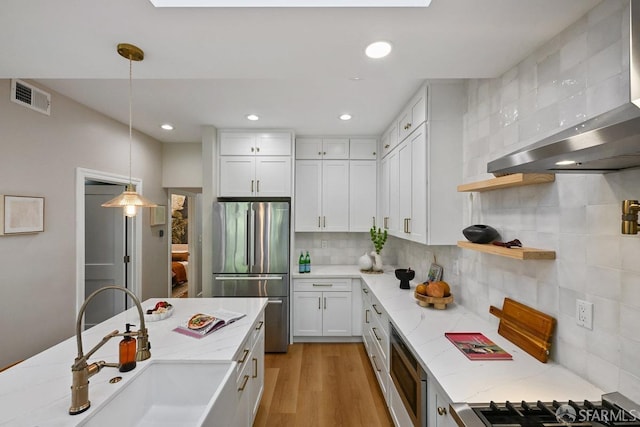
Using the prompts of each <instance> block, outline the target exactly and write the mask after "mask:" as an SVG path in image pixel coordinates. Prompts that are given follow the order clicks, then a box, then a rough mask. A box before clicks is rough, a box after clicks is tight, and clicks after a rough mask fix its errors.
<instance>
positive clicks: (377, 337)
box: [371, 328, 382, 341]
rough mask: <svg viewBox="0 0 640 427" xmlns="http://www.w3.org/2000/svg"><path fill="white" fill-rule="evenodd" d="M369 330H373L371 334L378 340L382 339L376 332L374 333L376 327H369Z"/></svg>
mask: <svg viewBox="0 0 640 427" xmlns="http://www.w3.org/2000/svg"><path fill="white" fill-rule="evenodd" d="M371 332H373V335H374V336H375V337H376V339H377V340H378V341H382V338H380V337H379V336H378V334H377V333H376V328H371Z"/></svg>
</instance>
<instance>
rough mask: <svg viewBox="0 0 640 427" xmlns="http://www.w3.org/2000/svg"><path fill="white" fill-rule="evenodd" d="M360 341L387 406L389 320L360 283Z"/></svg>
mask: <svg viewBox="0 0 640 427" xmlns="http://www.w3.org/2000/svg"><path fill="white" fill-rule="evenodd" d="M361 295H362V340H363V342H364V344H365V349H366V350H367V355H368V356H369V360H370V361H371V366H372V367H373V372H374V373H375V375H376V379H377V380H378V385H379V386H380V390H381V391H382V395H383V396H384V399H385V401H386V402H387V405H389V388H390V387H392V386H393V385H392V383H391V377H390V376H389V320H388V318H387V317H386V314H385V312H384V310H382V309H381V306H380V303H379V302H378V300H377V299H376V298H375V296H374V295H373V294H372V293H371V291H370V290H369V288H368V287H367V286H366V285H365V284H363V283H361Z"/></svg>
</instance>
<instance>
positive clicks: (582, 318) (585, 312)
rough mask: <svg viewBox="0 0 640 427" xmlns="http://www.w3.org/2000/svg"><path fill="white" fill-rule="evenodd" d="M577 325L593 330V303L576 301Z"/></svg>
mask: <svg viewBox="0 0 640 427" xmlns="http://www.w3.org/2000/svg"><path fill="white" fill-rule="evenodd" d="M576 324H577V325H578V326H582V327H583V328H586V329H591V330H593V303H591V302H588V301H583V300H581V299H579V300H576Z"/></svg>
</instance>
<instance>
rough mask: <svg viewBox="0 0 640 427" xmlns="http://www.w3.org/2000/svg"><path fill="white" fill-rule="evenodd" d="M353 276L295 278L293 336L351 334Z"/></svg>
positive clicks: (342, 335) (338, 335)
mask: <svg viewBox="0 0 640 427" xmlns="http://www.w3.org/2000/svg"><path fill="white" fill-rule="evenodd" d="M351 305H352V304H351V279H323V278H314V279H294V281H293V335H294V336H296V337H344V336H351V333H352V327H351V316H352V307H351Z"/></svg>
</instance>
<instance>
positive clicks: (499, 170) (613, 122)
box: [487, 0, 640, 175]
mask: <svg viewBox="0 0 640 427" xmlns="http://www.w3.org/2000/svg"><path fill="white" fill-rule="evenodd" d="M629 8H630V13H629V16H630V31H629V37H630V43H629V45H630V47H629V67H630V69H629V80H630V81H629V91H630V96H629V99H630V102H629V103H627V104H624V105H622V106H620V107H618V108H616V109H614V110H611V111H609V112H607V113H604V114H600V115H599V116H596V117H594V118H592V119H589V120H587V121H585V122H584V123H581V124H579V125H577V126H573V127H571V128H570V129H567V130H564V131H561V132H559V133H557V134H555V135H553V136H550V137H548V138H545V139H543V140H541V141H539V142H537V143H535V144H532V145H530V146H528V147H525V148H523V149H522V150H518V151H516V152H513V153H511V154H508V155H506V156H504V157H501V158H499V159H496V160H493V161H491V162H489V163H488V164H487V172H490V173H493V174H494V175H505V174H509V173H519V172H525V173H526V172H530V173H533V172H552V173H562V172H577V173H590V172H591V173H605V172H613V171H618V170H622V169H627V168H633V167H640V108H639V107H638V106H640V75H639V73H640V0H630V2H629ZM558 162H565V163H568V162H575V163H570V164H565V165H562V164H560V165H558Z"/></svg>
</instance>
